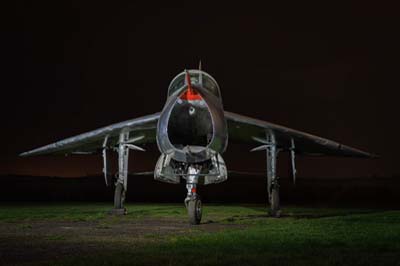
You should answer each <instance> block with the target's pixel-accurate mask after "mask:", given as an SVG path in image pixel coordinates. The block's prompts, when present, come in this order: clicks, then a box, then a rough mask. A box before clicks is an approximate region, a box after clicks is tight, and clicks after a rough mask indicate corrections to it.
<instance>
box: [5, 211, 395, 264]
mask: <svg viewBox="0 0 400 266" xmlns="http://www.w3.org/2000/svg"><path fill="white" fill-rule="evenodd" d="M109 206H110V205H109V204H62V205H32V206H25V207H22V206H17V205H15V206H12V205H7V206H0V222H1V221H2V222H3V223H11V222H13V223H18V224H24V223H25V224H26V223H28V224H29V225H27V226H25V227H24V225H20V226H22V228H24V229H26V230H28V231H29V230H30V229H31V228H32V227H34V224H35V221H48V222H50V223H51V222H52V221H63V220H67V221H91V222H93V221H95V222H96V224H97V226H99V228H100V229H102V230H112V229H111V227H110V226H112V225H115V224H119V223H120V222H121V220H123V221H124V222H125V223H130V222H132V223H133V222H135V221H140V220H141V219H145V221H148V220H151V219H169V220H172V222H171V223H174V221H176V223H181V222H182V220H184V221H186V211H185V209H184V208H183V207H182V205H174V204H129V205H128V206H127V207H128V211H129V214H128V215H127V216H126V217H112V218H110V217H108V215H107V211H108V210H109ZM284 214H285V216H284V217H282V218H280V219H276V218H269V217H267V216H266V215H265V209H264V207H262V206H236V205H226V206H224V205H205V209H204V214H203V221H204V222H208V224H206V225H202V226H200V227H196V226H194V227H186V229H185V231H184V232H183V233H179V234H177V233H170V234H164V235H159V234H157V233H146V232H143V238H144V239H145V240H146V241H138V240H137V239H136V238H135V237H132V238H129V236H128V238H126V239H112V238H100V239H91V238H90V234H88V236H87V239H86V240H82V239H81V238H80V239H79V240H78V239H74V238H69V237H65V236H62V235H54V236H50V237H47V238H45V239H42V242H40V243H41V245H47V244H49V245H52V243H54V242H57V243H61V244H62V243H65V244H69V245H76V246H77V247H82V248H83V247H85V246H92V247H93V246H94V247H95V248H92V249H91V252H89V253H77V254H70V255H68V256H65V257H62V259H54V258H50V259H48V260H46V258H41V260H39V261H37V262H35V263H32V262H30V263H28V265H229V266H232V265H400V211H397V210H385V211H383V210H366V209H332V208H298V207H286V208H284ZM31 223H33V225H31ZM213 226H221V228H218V230H209V229H210V228H211V229H212V228H213ZM0 227H1V225H0ZM0 237H1V236H0ZM147 240H152V241H147ZM38 241H39V240H38ZM0 251H1V250H0ZM0 253H1V252H0Z"/></svg>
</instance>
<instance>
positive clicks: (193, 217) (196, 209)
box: [187, 199, 202, 225]
mask: <svg viewBox="0 0 400 266" xmlns="http://www.w3.org/2000/svg"><path fill="white" fill-rule="evenodd" d="M187 210H188V214H189V223H190V224H192V225H196V224H199V223H200V221H201V215H202V206H201V200H200V199H195V200H190V201H189V202H188V205H187Z"/></svg>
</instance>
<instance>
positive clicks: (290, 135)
mask: <svg viewBox="0 0 400 266" xmlns="http://www.w3.org/2000/svg"><path fill="white" fill-rule="evenodd" d="M225 117H226V119H227V121H228V128H229V129H228V130H229V140H233V141H238V142H245V143H255V142H256V139H257V138H258V139H265V136H266V132H267V131H268V130H271V131H272V132H274V134H275V136H276V139H277V143H278V146H279V148H281V149H283V150H290V149H291V147H292V140H293V141H294V143H295V151H296V153H298V154H304V155H312V156H320V155H329V156H345V157H360V158H374V157H377V156H376V155H374V154H371V153H368V152H364V151H361V150H359V149H356V148H352V147H349V146H346V145H343V144H340V143H337V142H335V141H332V140H329V139H325V138H321V137H318V136H314V135H311V134H308V133H305V132H301V131H298V130H294V129H291V128H287V127H284V126H280V125H276V124H273V123H269V122H266V121H262V120H259V119H255V118H250V117H247V116H243V115H239V114H235V113H231V112H225Z"/></svg>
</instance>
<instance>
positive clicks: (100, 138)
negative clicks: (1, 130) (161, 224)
mask: <svg viewBox="0 0 400 266" xmlns="http://www.w3.org/2000/svg"><path fill="white" fill-rule="evenodd" d="M228 139H229V140H230V141H235V142H243V143H249V144H257V145H258V146H257V147H255V148H254V149H252V150H251V151H265V153H266V169H267V170H266V179H267V187H266V191H267V192H266V194H267V198H268V201H269V205H270V214H271V216H273V217H279V216H280V214H281V208H280V202H279V178H278V177H277V173H276V163H277V156H278V153H279V152H288V153H289V154H290V158H291V168H292V169H291V170H292V176H293V180H294V181H295V180H296V166H295V157H296V156H297V155H309V156H322V155H329V156H347V157H362V158H372V157H375V156H374V155H373V154H370V153H367V152H364V151H361V150H358V149H355V148H352V147H349V146H345V145H342V144H340V143H337V142H335V141H332V140H328V139H325V138H321V137H317V136H314V135H311V134H308V133H305V132H301V131H297V130H294V129H290V128H287V127H284V126H280V125H277V124H273V123H270V122H266V121H262V120H258V119H255V118H250V117H246V116H243V115H239V114H235V113H231V112H227V111H224V108H223V104H222V96H221V91H220V87H219V85H218V83H217V82H216V81H215V79H214V78H213V77H212V76H211V75H210V74H208V73H206V72H205V71H203V70H202V69H201V67H199V68H198V69H191V70H185V71H183V72H181V73H179V74H178V75H177V76H176V77H175V78H174V79H173V80H172V81H171V83H170V85H169V87H168V96H167V99H166V103H165V105H164V108H163V109H162V111H161V112H159V113H155V114H151V115H146V116H143V117H139V118H135V119H131V120H128V121H124V122H120V123H116V124H112V125H109V126H106V127H103V128H100V129H97V130H93V131H90V132H87V133H83V134H81V135H77V136H74V137H70V138H67V139H64V140H61V141H58V142H55V143H52V144H49V145H46V146H43V147H40V148H37V149H34V150H31V151H28V152H24V153H21V154H20V156H33V155H48V154H63V155H68V154H93V153H102V156H103V164H104V167H103V173H104V177H105V180H106V184H108V183H110V180H109V175H108V172H109V171H108V156H107V154H108V151H116V152H117V153H118V173H117V174H116V177H115V179H114V185H115V193H114V208H113V212H114V213H118V214H124V213H126V209H125V208H124V202H125V196H126V192H127V188H128V157H129V152H130V151H144V149H143V148H142V147H141V146H143V145H145V144H149V143H157V146H158V149H159V151H160V153H161V155H160V157H159V159H158V161H157V163H156V165H155V169H154V173H152V174H154V178H155V179H156V180H158V181H162V182H167V183H172V184H178V183H180V182H186V188H187V195H186V198H185V200H184V203H185V205H186V208H187V212H188V216H189V222H190V224H199V223H200V221H201V217H202V202H201V199H200V196H199V194H198V190H197V189H198V186H199V185H209V184H217V183H221V182H224V181H226V180H227V179H228V170H227V166H226V164H225V162H224V159H223V158H222V155H223V153H224V152H225V151H226V149H227V147H228Z"/></svg>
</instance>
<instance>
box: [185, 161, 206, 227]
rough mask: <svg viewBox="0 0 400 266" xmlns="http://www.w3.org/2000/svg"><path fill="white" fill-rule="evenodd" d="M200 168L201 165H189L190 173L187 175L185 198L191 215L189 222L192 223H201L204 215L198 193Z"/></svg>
mask: <svg viewBox="0 0 400 266" xmlns="http://www.w3.org/2000/svg"><path fill="white" fill-rule="evenodd" d="M200 170H201V169H200V167H199V166H193V165H190V166H189V167H188V175H187V176H186V189H187V196H186V199H185V205H186V209H187V211H188V215H189V223H190V224H192V225H196V224H199V223H200V221H201V215H202V206H201V205H202V204H201V200H200V197H199V195H198V194H197V184H198V181H199V173H200Z"/></svg>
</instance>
